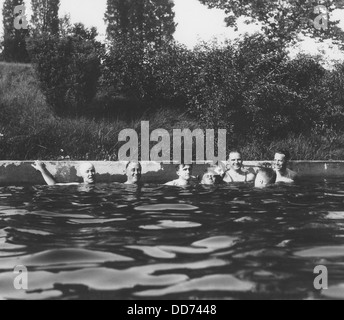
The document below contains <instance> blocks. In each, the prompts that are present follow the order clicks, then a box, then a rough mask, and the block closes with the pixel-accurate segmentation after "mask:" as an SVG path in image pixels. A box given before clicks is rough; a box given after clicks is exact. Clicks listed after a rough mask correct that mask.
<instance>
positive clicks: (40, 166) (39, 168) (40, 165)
mask: <svg viewBox="0 0 344 320" xmlns="http://www.w3.org/2000/svg"><path fill="white" fill-rule="evenodd" d="M32 167H33V168H34V169H36V170H37V171H39V172H40V173H41V174H42V176H43V178H44V180H45V182H46V183H47V185H49V186H54V185H56V181H55V179H54V178H53V176H52V175H51V173H50V172H49V171H48V170H47V168H46V167H45V165H44V163H43V162H40V161H36V162H35V163H34V164H33V165H32Z"/></svg>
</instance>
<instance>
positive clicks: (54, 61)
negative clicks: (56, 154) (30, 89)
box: [28, 24, 104, 116]
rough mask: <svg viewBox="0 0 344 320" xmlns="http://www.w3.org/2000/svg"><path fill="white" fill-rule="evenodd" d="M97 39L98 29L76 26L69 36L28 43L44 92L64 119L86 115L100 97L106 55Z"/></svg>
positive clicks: (33, 39) (48, 36) (40, 37)
mask: <svg viewBox="0 0 344 320" xmlns="http://www.w3.org/2000/svg"><path fill="white" fill-rule="evenodd" d="M97 36H98V33H97V31H96V29H95V28H92V29H87V28H85V26H84V25H82V24H76V25H74V26H73V27H71V30H70V31H69V34H67V35H66V36H63V37H56V36H54V35H51V34H49V33H44V34H42V35H38V36H37V37H31V38H30V39H29V40H28V50H29V53H30V55H31V59H32V62H33V65H34V68H35V70H36V74H37V77H38V80H39V84H40V88H41V90H42V92H43V93H44V95H45V97H46V99H47V102H48V104H49V105H50V106H51V107H52V108H53V109H54V110H55V112H56V113H57V114H58V115H60V116H69V115H71V116H77V115H81V114H83V113H84V112H85V110H86V109H87V108H88V107H89V106H90V104H91V102H92V100H93V98H94V96H95V94H96V91H97V84H98V79H99V77H100V67H101V58H102V56H103V54H104V46H103V45H102V44H101V43H99V42H98V41H97V40H96V37H97Z"/></svg>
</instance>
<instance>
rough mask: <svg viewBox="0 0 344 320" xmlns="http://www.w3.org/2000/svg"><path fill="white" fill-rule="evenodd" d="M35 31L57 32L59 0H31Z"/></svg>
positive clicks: (32, 20)
mask: <svg viewBox="0 0 344 320" xmlns="http://www.w3.org/2000/svg"><path fill="white" fill-rule="evenodd" d="M31 7H32V12H33V14H32V17H31V22H32V24H33V30H34V32H35V33H39V34H42V33H50V34H58V32H59V7H60V0H31Z"/></svg>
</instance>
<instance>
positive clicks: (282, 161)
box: [274, 153, 288, 172]
mask: <svg viewBox="0 0 344 320" xmlns="http://www.w3.org/2000/svg"><path fill="white" fill-rule="evenodd" d="M287 165H288V160H287V157H286V155H284V154H282V153H276V154H275V160H274V167H275V170H276V171H278V172H283V171H285V170H286V169H287Z"/></svg>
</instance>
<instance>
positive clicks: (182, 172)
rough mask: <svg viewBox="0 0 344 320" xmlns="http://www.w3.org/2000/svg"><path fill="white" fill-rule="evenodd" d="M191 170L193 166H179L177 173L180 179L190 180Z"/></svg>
mask: <svg viewBox="0 0 344 320" xmlns="http://www.w3.org/2000/svg"><path fill="white" fill-rule="evenodd" d="M191 172H192V166H189V165H185V166H182V165H181V166H179V170H178V171H177V175H178V177H179V179H181V180H184V181H190V179H191Z"/></svg>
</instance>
